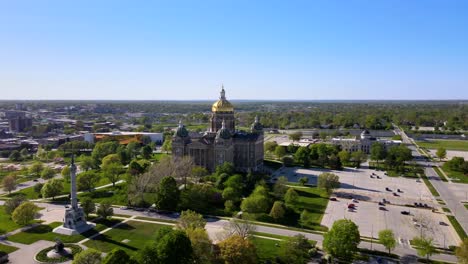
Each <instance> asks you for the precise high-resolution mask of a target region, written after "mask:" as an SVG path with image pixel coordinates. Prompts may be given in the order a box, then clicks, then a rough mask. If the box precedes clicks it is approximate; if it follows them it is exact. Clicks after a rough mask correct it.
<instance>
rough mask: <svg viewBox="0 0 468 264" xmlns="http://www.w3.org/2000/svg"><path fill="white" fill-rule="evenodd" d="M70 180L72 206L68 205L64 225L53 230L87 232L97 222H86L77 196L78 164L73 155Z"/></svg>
mask: <svg viewBox="0 0 468 264" xmlns="http://www.w3.org/2000/svg"><path fill="white" fill-rule="evenodd" d="M70 181H71V191H70V194H71V195H70V201H71V207H69V206H66V210H65V218H64V220H63V225H61V226H58V227H56V228H55V229H54V230H53V232H54V233H58V234H62V235H76V234H80V233H83V232H86V231H88V230H90V229H91V228H93V227H94V226H95V224H93V223H90V222H86V217H85V214H84V212H83V208H81V207H79V206H78V199H77V196H76V166H75V162H74V157H73V156H72V160H71V164H70Z"/></svg>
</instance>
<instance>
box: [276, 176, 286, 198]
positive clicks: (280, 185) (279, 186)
mask: <svg viewBox="0 0 468 264" xmlns="http://www.w3.org/2000/svg"><path fill="white" fill-rule="evenodd" d="M287 185H288V178H286V177H284V176H281V177H279V178H278V180H277V181H276V182H275V185H273V193H274V195H275V197H277V198H280V199H281V198H283V197H284V195H285V194H286V192H287V191H288V188H289V187H288V186H287Z"/></svg>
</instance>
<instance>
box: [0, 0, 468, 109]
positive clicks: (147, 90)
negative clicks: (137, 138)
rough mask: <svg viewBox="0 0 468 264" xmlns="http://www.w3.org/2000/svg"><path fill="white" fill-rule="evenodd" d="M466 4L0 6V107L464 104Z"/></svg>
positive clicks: (424, 0) (223, 1)
mask: <svg viewBox="0 0 468 264" xmlns="http://www.w3.org/2000/svg"><path fill="white" fill-rule="evenodd" d="M467 14H468V1H462V0H459V1H455V0H453V1H451V0H448V1H442V0H439V1H430V0H420V1H417V0H414V1H407V0H401V1H397V0H391V1H390V0H388V1H384V0H382V1H375V0H369V1H364V0H363V1H353V0H350V1H332V0H326V1H325V0H324V1H309V0H308V1H274V0H269V1H243V0H237V1H234V0H232V1H230V0H213V1H84V0H83V1H62V0H60V1H48V0H44V1H35V0H34V1H33V0H31V1H22V0H15V1H1V2H0V91H1V92H0V99H154V100H164V99H178V100H185V99H215V98H217V97H218V92H219V87H220V85H221V83H224V86H225V88H226V91H227V96H228V98H233V99H311V100H314V99H468V15H467Z"/></svg>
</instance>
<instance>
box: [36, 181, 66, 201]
mask: <svg viewBox="0 0 468 264" xmlns="http://www.w3.org/2000/svg"><path fill="white" fill-rule="evenodd" d="M62 191H63V181H62V180H61V179H50V180H49V181H48V182H46V183H45V184H44V186H43V187H42V190H41V193H42V197H43V198H48V197H52V200H54V199H55V196H57V195H59V194H60V193H62Z"/></svg>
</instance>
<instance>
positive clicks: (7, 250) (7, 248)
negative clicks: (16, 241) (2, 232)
mask: <svg viewBox="0 0 468 264" xmlns="http://www.w3.org/2000/svg"><path fill="white" fill-rule="evenodd" d="M16 250H18V248H17V247H12V246H7V245H3V244H0V252H2V251H3V252H5V253H7V254H10V253H11V252H15V251H16Z"/></svg>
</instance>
